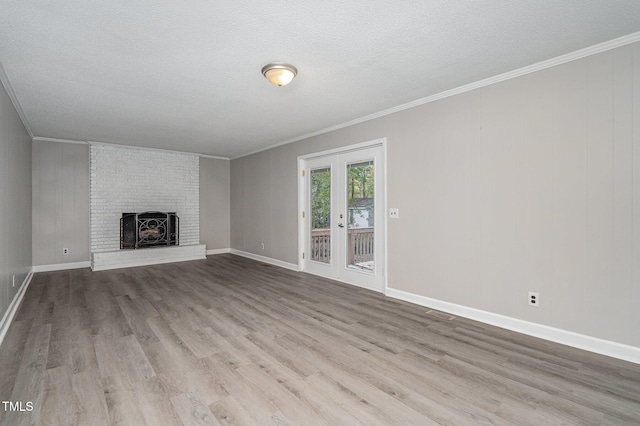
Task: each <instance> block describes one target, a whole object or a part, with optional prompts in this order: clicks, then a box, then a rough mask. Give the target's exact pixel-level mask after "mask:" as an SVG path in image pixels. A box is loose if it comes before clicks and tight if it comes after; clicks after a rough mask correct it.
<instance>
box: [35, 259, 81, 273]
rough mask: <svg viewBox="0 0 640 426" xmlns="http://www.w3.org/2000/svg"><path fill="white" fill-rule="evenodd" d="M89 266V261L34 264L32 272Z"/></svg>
mask: <svg viewBox="0 0 640 426" xmlns="http://www.w3.org/2000/svg"><path fill="white" fill-rule="evenodd" d="M82 268H91V262H90V261H88V260H87V261H85V262H71V263H54V264H51V265H34V266H33V272H51V271H66V270H67V269H82Z"/></svg>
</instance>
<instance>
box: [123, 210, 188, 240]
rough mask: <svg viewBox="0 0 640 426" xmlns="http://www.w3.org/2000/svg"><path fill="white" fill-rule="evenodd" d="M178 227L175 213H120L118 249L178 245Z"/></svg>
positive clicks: (178, 220) (178, 221)
mask: <svg viewBox="0 0 640 426" xmlns="http://www.w3.org/2000/svg"><path fill="white" fill-rule="evenodd" d="M179 225H180V219H179V218H178V216H176V214H175V212H168V213H165V212H145V213H122V218H121V219H120V248H121V249H137V248H144V247H157V246H175V245H178V233H179V232H178V231H179Z"/></svg>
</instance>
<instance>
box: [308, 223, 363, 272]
mask: <svg viewBox="0 0 640 426" xmlns="http://www.w3.org/2000/svg"><path fill="white" fill-rule="evenodd" d="M348 232H349V245H348V251H349V252H348V258H347V260H348V262H349V263H348V264H349V265H358V264H360V263H364V262H371V261H373V255H374V251H373V232H374V228H373V227H371V228H351V229H349V230H348ZM311 260H315V261H318V262H324V263H329V261H330V260H331V230H330V229H314V230H312V231H311Z"/></svg>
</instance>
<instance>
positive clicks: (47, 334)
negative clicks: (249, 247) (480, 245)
mask: <svg viewBox="0 0 640 426" xmlns="http://www.w3.org/2000/svg"><path fill="white" fill-rule="evenodd" d="M0 396H1V397H2V400H5V401H15V402H22V403H25V402H27V401H30V402H32V403H33V410H32V411H23V412H18V411H10V410H9V411H5V410H4V409H0V425H8V426H14V425H23V424H24V425H31V424H34V425H63V424H64V425H68V424H77V425H85V424H91V425H94V424H95V425H136V426H138V425H157V424H163V425H165V424H167V425H171V424H175V425H180V424H188V425H192V424H193V425H205V424H207V425H211V424H213V425H217V424H222V425H230V424H245V425H252V424H256V425H265V424H281V425H299V424H304V425H307V424H327V425H343V424H344V425H357V424H366V425H390V424H403V425H413V424H416V425H428V424H445V425H462V424H516V425H541V424H544V425H555V424H580V425H592V424H593V425H595V424H612V425H637V424H639V423H638V419H640V365H636V364H632V363H628V362H624V361H621V360H616V359H611V358H607V357H604V356H601V355H597V354H592V353H589V352H585V351H581V350H578V349H575V348H570V347H566V346H562V345H559V344H556V343H552V342H548V341H542V340H540V339H536V338H534V337H531V336H523V335H520V334H518V333H514V332H511V331H508V330H504V329H499V328H496V327H492V326H489V325H486V324H482V323H479V322H476V321H472V320H468V319H465V318H459V317H458V318H450V317H449V316H447V315H443V314H442V313H438V312H429V311H428V310H426V309H425V308H423V307H420V306H417V305H413V304H410V303H407V302H403V301H398V300H393V299H389V298H386V297H385V296H383V295H381V294H378V293H374V292H370V291H367V290H365V289H361V288H357V287H353V286H349V285H345V284H341V283H338V282H335V281H331V280H327V279H324V278H322V277H317V276H312V275H307V274H304V273H300V272H295V271H289V270H285V269H281V268H278V267H275V266H271V265H265V264H262V263H260V262H255V261H253V260H249V259H246V258H241V257H238V256H234V255H231V254H223V255H216V256H211V257H209V258H207V259H206V260H198V261H192V262H180V263H176V264H164V265H154V266H148V267H139V268H124V269H120V270H114V271H103V272H92V271H91V270H89V269H79V270H73V271H59V272H46V273H38V274H36V275H35V276H34V277H33V280H32V283H31V285H30V287H29V289H28V291H27V293H26V294H25V298H24V301H23V303H22V306H21V308H20V310H19V312H18V313H17V315H16V319H15V320H14V323H13V324H12V325H11V327H10V328H9V331H8V334H7V336H6V338H5V342H4V343H3V345H2V347H0ZM0 408H2V407H0Z"/></svg>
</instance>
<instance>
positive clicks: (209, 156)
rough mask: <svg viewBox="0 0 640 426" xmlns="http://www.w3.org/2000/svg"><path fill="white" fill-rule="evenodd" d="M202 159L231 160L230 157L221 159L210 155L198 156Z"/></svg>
mask: <svg viewBox="0 0 640 426" xmlns="http://www.w3.org/2000/svg"><path fill="white" fill-rule="evenodd" d="M198 155H199V156H200V158H213V159H214V160H226V161H229V160H231V159H230V158H229V157H219V156H217V155H208V154H198Z"/></svg>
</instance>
